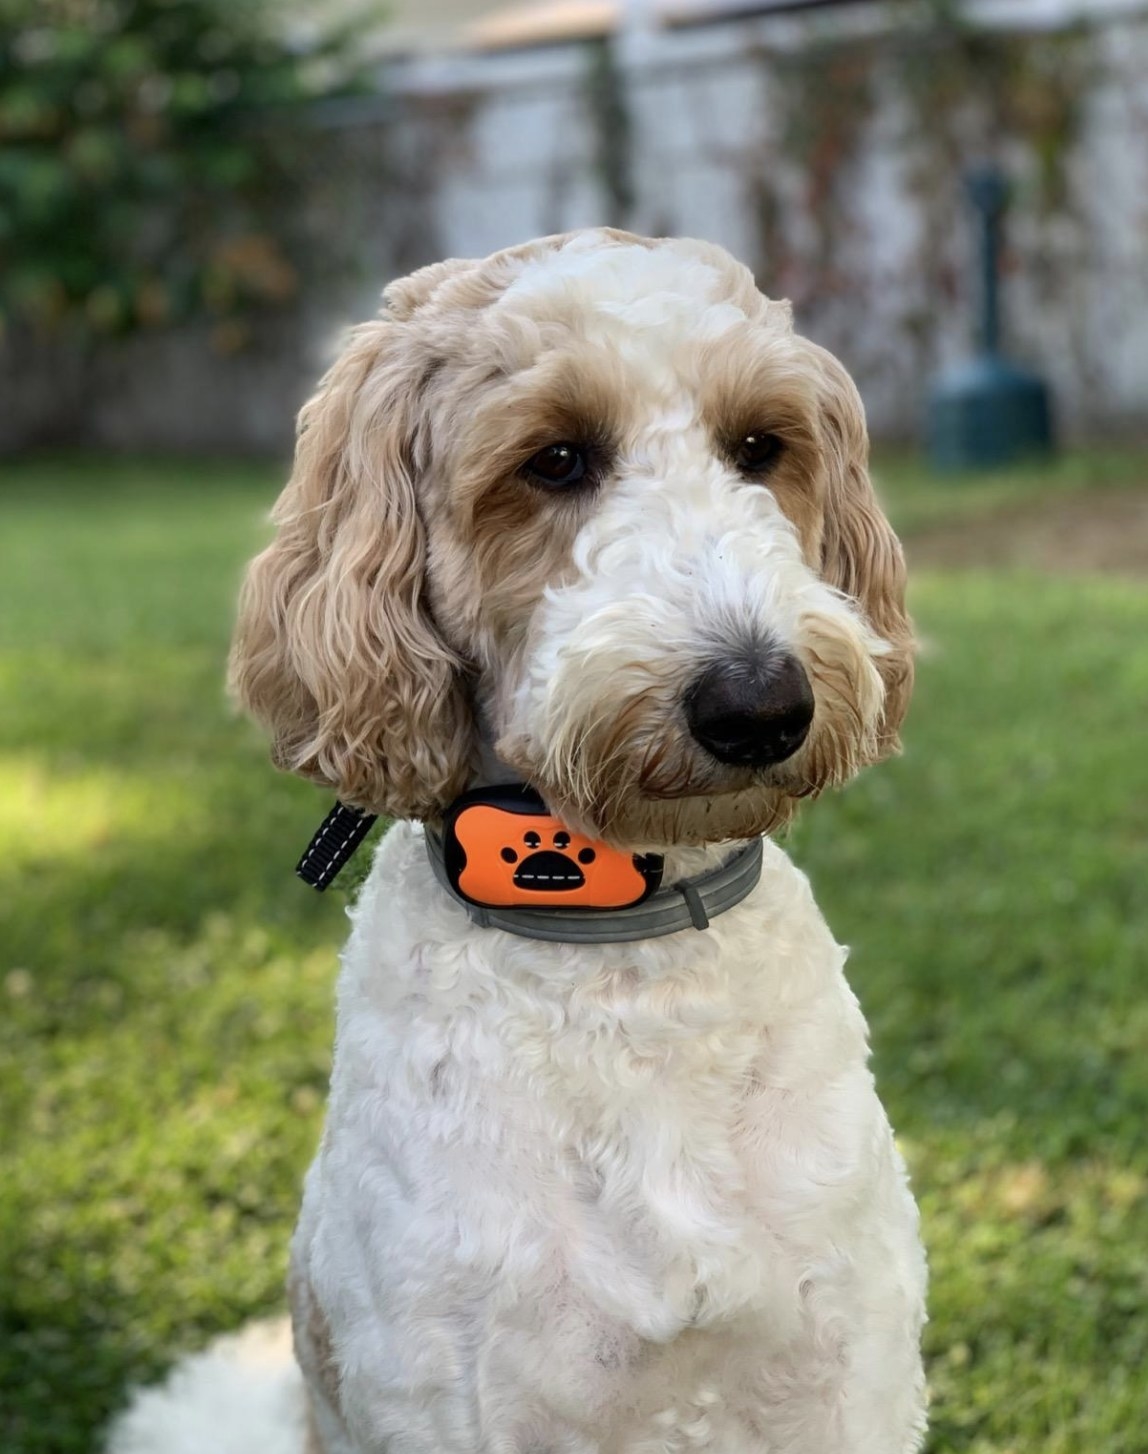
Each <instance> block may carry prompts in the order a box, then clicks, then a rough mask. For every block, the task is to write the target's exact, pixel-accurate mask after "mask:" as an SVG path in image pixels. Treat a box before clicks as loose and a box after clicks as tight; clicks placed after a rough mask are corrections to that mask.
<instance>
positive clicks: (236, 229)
mask: <svg viewBox="0 0 1148 1454" xmlns="http://www.w3.org/2000/svg"><path fill="white" fill-rule="evenodd" d="M286 24H287V21H286V18H285V17H284V16H283V15H282V13H280V14H279V15H278V16H276V14H275V11H274V7H273V6H272V5H271V4H270V3H269V0H4V3H3V21H2V23H0V326H3V325H4V324H5V323H7V324H8V325H9V326H13V325H17V326H19V325H23V326H25V327H32V328H35V329H37V330H41V331H49V330H53V329H58V328H60V327H61V326H62V325H67V326H69V327H70V328H71V329H72V330H74V331H76V332H78V333H80V334H81V335H82V336H88V335H102V334H109V333H123V332H128V331H130V330H133V329H138V328H146V327H151V326H157V325H160V324H163V323H166V322H168V321H170V320H173V319H176V318H180V317H183V316H186V315H189V314H201V315H202V314H205V315H207V316H208V317H209V318H213V319H215V320H217V322H218V323H219V325H220V330H219V343H220V345H221V346H223V347H226V346H227V345H228V343H229V341H231V342H232V343H234V342H235V341H236V339H237V338H238V334H237V333H236V329H235V327H234V320H235V319H236V318H237V317H241V316H242V315H243V314H244V313H245V312H248V311H250V310H251V309H254V308H263V307H274V306H275V305H277V304H281V303H283V302H284V301H285V300H287V299H288V298H290V297H291V296H292V295H293V294H294V293H295V291H296V288H297V285H298V267H299V257H298V253H299V248H298V240H297V218H298V214H299V212H300V211H301V205H300V194H301V191H302V188H301V183H302V181H303V180H304V178H305V177H306V176H307V175H308V171H307V167H306V165H305V162H306V157H307V154H308V150H309V147H310V146H313V142H311V143H308V141H307V138H306V137H305V136H304V128H305V125H306V119H305V113H306V106H307V103H309V102H311V101H314V100H315V99H317V98H319V97H321V96H323V95H325V94H328V93H329V92H330V91H331V90H332V88H333V87H342V86H346V85H349V84H351V82H350V80H349V69H348V65H347V59H346V57H347V41H348V32H347V31H346V30H340V31H331V32H329V33H327V34H325V35H324V36H323V37H322V38H321V39H319V40H316V41H315V42H314V43H312V44H309V45H308V46H306V47H301V46H299V45H296V44H293V43H292V42H291V41H290V40H289V39H288V36H287V34H286V31H285V27H286ZM229 323H230V324H231V325H232V326H231V327H230V329H229V326H228V325H229Z"/></svg>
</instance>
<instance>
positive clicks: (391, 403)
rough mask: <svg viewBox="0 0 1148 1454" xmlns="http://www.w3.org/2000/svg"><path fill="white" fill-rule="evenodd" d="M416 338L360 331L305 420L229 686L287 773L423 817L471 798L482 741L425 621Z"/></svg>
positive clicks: (253, 583)
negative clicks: (476, 743) (411, 342)
mask: <svg viewBox="0 0 1148 1454" xmlns="http://www.w3.org/2000/svg"><path fill="white" fill-rule="evenodd" d="M405 331H406V330H405V329H404V327H403V325H402V324H401V323H397V322H393V321H389V320H386V319H382V320H375V321H373V322H371V323H365V324H362V325H361V326H360V327H358V328H356V329H354V330H353V331H352V333H351V335H350V339H349V342H348V344H347V347H346V349H345V350H344V352H343V354H342V356H341V357H340V358H339V360H338V362H337V363H336V364H335V365H334V367H333V368H332V369H331V370H330V372H329V373H328V374H327V375H326V377H325V378H324V379H323V380H322V382H321V383H320V385H319V388H318V391H317V392H316V394H315V396H314V398H312V399H311V400H310V402H309V403H308V404H306V405H305V406H304V408H303V410H302V412H301V413H300V415H299V431H298V441H297V445H296V450H295V467H294V470H293V472H292V475H291V479H290V481H289V482H288V484H287V487H286V488H285V489H284V491H283V493H282V495H281V496H280V498H279V501H278V503H277V504H276V506H275V509H274V511H273V513H272V518H273V519H274V520H275V522H276V523H277V525H278V527H279V530H278V535H277V537H276V539H275V541H274V542H273V543H272V544H271V545H270V546H269V547H268V548H267V549H266V550H265V551H264V552H263V554H262V555H260V556H258V557H257V558H256V559H255V560H254V561H253V562H252V564H251V566H250V567H249V569H248V572H247V578H246V580H245V581H244V584H243V589H242V593H241V596H240V602H239V621H238V625H237V628H236V633H235V641H234V644H233V647H232V654H231V684H232V689H233V691H234V692H235V694H236V696H237V697H238V699H239V701H240V702H241V703H242V704H243V705H244V706H245V707H246V708H247V710H248V711H250V712H251V713H252V715H253V716H254V717H256V718H257V719H258V720H259V721H260V722H261V723H262V724H263V725H264V726H265V727H267V728H268V729H269V730H270V732H271V734H272V738H273V745H272V758H273V760H274V761H275V763H276V765H277V766H279V767H282V768H285V769H287V770H289V771H291V772H297V773H299V774H301V775H302V776H303V777H307V778H311V779H313V780H314V781H316V782H321V783H325V784H327V785H328V786H329V787H331V788H333V789H334V790H335V791H336V793H337V794H338V795H339V797H340V798H342V799H343V800H344V801H346V802H349V803H354V804H356V805H358V806H360V807H364V808H368V809H370V810H372V811H373V812H377V813H385V814H388V815H390V816H394V817H413V818H423V817H434V816H436V814H437V813H438V812H440V811H441V809H442V807H443V806H444V805H445V804H446V803H448V802H449V801H450V800H451V799H452V798H454V797H455V796H456V795H457V794H458V792H459V791H460V790H461V789H462V788H463V787H464V786H465V785H466V780H467V776H468V767H469V758H470V753H471V747H472V741H473V737H472V724H471V715H470V708H469V703H468V700H467V696H466V693H465V691H464V689H463V686H462V681H461V677H460V663H459V661H458V659H457V657H456V656H455V654H454V653H453V652H452V651H451V650H450V648H449V647H448V646H447V645H446V643H445V642H444V641H443V640H442V639H441V638H440V637H439V635H438V633H437V631H436V630H435V628H434V625H433V623H432V621H431V619H430V616H429V614H428V609H427V603H426V597H425V560H426V549H425V546H426V539H425V527H424V524H423V522H422V519H421V518H420V515H419V510H418V506H417V502H416V490H415V480H414V478H413V466H412V460H411V456H412V453H413V436H414V428H415V420H414V412H415V407H416V403H417V394H418V389H419V382H418V380H419V376H420V371H421V370H420V365H419V363H418V361H417V359H415V358H414V357H412V350H411V349H410V348H409V347H407V346H405V344H404V335H405Z"/></svg>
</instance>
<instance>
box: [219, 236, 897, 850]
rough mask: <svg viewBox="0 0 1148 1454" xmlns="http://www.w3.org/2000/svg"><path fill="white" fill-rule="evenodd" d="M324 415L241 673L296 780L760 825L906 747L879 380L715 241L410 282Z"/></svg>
mask: <svg viewBox="0 0 1148 1454" xmlns="http://www.w3.org/2000/svg"><path fill="white" fill-rule="evenodd" d="M386 300H387V305H388V306H387V308H386V310H385V312H384V314H383V316H382V317H380V318H379V319H378V320H376V321H373V322H370V323H366V324H363V325H362V326H360V327H359V328H357V329H355V330H354V331H353V332H352V334H351V336H350V340H349V342H348V344H347V347H346V349H345V351H344V352H343V354H342V356H341V357H340V359H339V360H338V362H337V363H336V364H335V365H334V367H333V368H332V369H331V370H330V372H329V373H328V374H327V376H326V377H325V378H324V379H323V381H322V383H321V384H320V386H319V390H318V392H317V393H316V395H315V397H314V398H313V399H312V400H311V401H310V402H309V403H308V404H307V405H306V406H305V408H304V409H303V411H302V414H301V416H300V424H299V439H298V447H297V451H296V459H295V470H294V473H293V475H292V477H291V480H290V482H289V483H288V485H287V487H286V489H285V490H284V492H283V495H282V497H281V498H280V500H279V503H278V505H277V506H276V510H275V519H276V521H277V522H278V526H279V531H278V536H277V538H276V540H275V541H274V543H273V544H272V545H271V546H270V547H269V548H268V549H267V550H266V551H264V553H263V554H262V555H261V556H259V557H258V558H257V559H256V560H255V561H254V563H253V564H252V566H251V568H250V571H249V573H248V577H247V581H246V583H245V586H244V589H243V596H242V600H241V604H240V617H239V626H238V630H237V634H236V640H235V646H234V652H233V659H232V676H233V683H234V686H235V689H236V691H237V693H238V695H239V697H240V699H241V700H242V701H243V703H244V704H245V705H246V706H247V707H248V708H249V709H250V710H251V711H252V712H253V713H254V715H255V716H256V717H257V718H259V719H260V720H261V721H262V722H263V723H264V724H265V725H266V726H267V727H268V728H269V729H270V730H271V732H272V734H273V737H274V744H275V745H274V757H275V760H276V762H277V763H278V764H279V765H280V766H282V767H285V768H288V769H290V770H292V771H295V772H299V773H302V774H303V775H304V776H306V777H309V778H312V779H315V780H317V781H319V782H323V783H326V784H328V785H330V786H331V787H332V788H334V789H335V790H336V792H337V793H338V794H339V796H340V797H342V798H343V799H344V800H346V801H348V802H351V803H356V804H359V805H361V806H364V807H368V808H370V809H373V810H374V811H377V812H381V813H388V814H391V815H394V816H403V817H416V818H432V819H433V818H437V817H438V816H440V815H441V813H442V811H443V809H444V807H445V806H446V805H447V804H448V803H449V802H450V801H451V799H452V798H453V797H454V796H455V795H456V794H457V793H458V792H460V791H461V790H462V789H463V788H464V787H466V786H467V785H468V783H469V782H472V781H473V780H474V779H475V774H476V771H477V764H478V763H479V762H480V760H481V759H482V757H483V755H484V752H485V753H486V755H487V756H489V750H490V749H491V748H493V750H494V751H495V752H496V753H497V755H498V758H499V759H500V760H501V761H502V762H503V763H504V764H506V765H507V766H509V767H510V768H512V769H513V770H514V772H516V773H517V774H519V775H520V776H521V777H522V778H523V779H524V780H525V781H527V782H529V783H531V784H532V785H533V786H535V787H536V788H537V789H538V790H539V791H540V792H541V793H542V795H543V797H544V798H545V799H546V801H547V802H548V804H549V805H550V807H551V808H552V810H553V811H554V812H555V813H556V814H558V815H559V816H560V817H562V818H563V819H564V821H567V822H569V823H570V824H571V825H573V826H575V827H580V828H582V829H584V830H585V831H587V832H590V833H593V834H594V835H595V836H597V837H601V838H606V839H608V840H610V841H613V842H616V843H619V844H624V845H632V846H635V847H649V846H657V845H664V844H670V843H698V842H707V841H720V840H722V839H727V838H733V837H744V836H749V835H750V834H752V833H755V832H759V831H768V830H770V829H771V828H773V827H775V826H777V825H778V824H780V823H782V822H784V821H785V820H786V819H787V818H788V817H789V816H790V815H791V813H792V811H793V808H794V806H795V804H796V802H797V800H799V799H800V798H802V797H805V796H808V795H810V794H814V793H817V792H819V791H820V790H821V789H822V788H824V787H826V786H828V785H830V784H833V783H839V782H842V781H843V780H844V779H846V778H848V777H849V776H851V775H852V774H853V773H855V772H856V771H858V769H860V768H861V767H863V766H864V765H866V764H867V763H871V762H875V761H877V760H878V759H880V758H882V757H884V756H886V755H887V754H888V753H889V752H891V751H893V750H895V748H896V746H897V740H898V739H897V733H898V728H899V725H900V722H901V718H902V716H903V714H904V711H905V707H906V703H907V700H908V696H909V691H910V687H911V683H912V643H911V635H910V628H909V622H908V619H907V617H906V615H905V609H904V567H903V563H902V558H901V551H900V547H899V545H898V543H897V540H896V537H895V536H894V535H893V533H892V531H891V530H890V528H889V526H888V524H887V523H886V521H885V519H884V516H883V515H882V513H881V511H880V509H879V507H878V505H877V502H876V500H875V498H874V495H873V491H872V489H871V487H870V484H869V479H868V474H867V470H866V457H867V438H866V432H865V422H864V415H863V412H862V407H861V402H860V399H859V398H858V395H857V392H856V389H855V388H854V386H853V384H852V382H851V381H850V379H849V377H848V375H847V374H846V373H845V370H844V369H843V368H842V367H841V365H840V364H839V363H838V362H837V361H836V359H834V358H833V357H832V356H831V355H830V354H828V353H826V352H825V350H824V349H821V348H818V347H817V346H816V345H814V344H812V343H809V342H808V341H806V340H805V339H802V338H799V337H798V336H797V335H796V334H794V332H793V329H792V324H791V320H790V314H789V309H788V306H787V305H786V304H784V303H777V302H771V301H769V300H768V299H766V298H765V297H763V296H762V295H761V294H760V293H759V292H758V291H757V289H756V287H755V286H754V283H753V279H752V277H751V276H750V274H749V272H748V271H747V270H746V269H745V268H743V267H741V266H740V265H739V264H737V263H736V262H734V260H733V259H732V258H731V257H729V255H728V254H727V253H725V252H723V251H722V250H721V249H720V248H717V247H714V246H711V245H709V244H705V243H701V242H693V241H657V242H655V241H650V240H648V239H643V238H637V237H632V236H629V235H627V234H623V233H616V232H609V231H602V230H597V231H592V232H584V233H577V234H573V235H571V236H567V237H555V238H546V239H543V240H541V241H539V242H535V243H531V244H528V245H527V246H524V247H519V248H513V249H510V250H508V251H506V252H501V253H496V254H495V255H494V256H493V257H490V258H487V259H486V260H485V261H481V262H460V261H455V262H448V263H442V264H438V265H435V266H434V267H430V268H424V269H423V270H422V271H420V272H417V273H415V274H413V275H412V276H411V277H409V278H406V279H404V280H402V281H401V282H397V283H395V284H393V285H392V286H391V287H390V288H388V290H387V293H386Z"/></svg>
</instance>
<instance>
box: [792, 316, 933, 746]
mask: <svg viewBox="0 0 1148 1454" xmlns="http://www.w3.org/2000/svg"><path fill="white" fill-rule="evenodd" d="M806 347H807V348H808V349H809V351H810V354H811V355H812V357H813V359H814V361H815V363H816V364H817V365H818V366H819V368H820V372H821V380H822V388H821V394H820V402H821V418H822V423H823V430H824V439H825V443H824V445H823V457H824V460H825V469H826V472H827V475H828V488H827V490H826V493H825V524H824V541H823V545H822V556H821V573H822V575H823V576H824V578H825V579H826V580H827V581H831V582H832V583H833V584H834V585H835V586H837V587H838V589H839V590H842V591H844V592H845V594H846V595H847V596H852V597H853V598H854V599H855V600H857V601H859V602H860V603H861V606H862V608H863V610H864V612H865V615H866V617H867V618H868V620H869V623H870V624H871V625H872V627H873V629H874V630H875V631H876V632H877V634H878V635H879V636H882V637H884V639H885V640H886V641H887V642H888V643H889V647H890V651H889V653H888V655H886V656H883V657H881V658H879V660H878V663H877V667H878V670H879V671H880V673H881V678H882V680H883V682H884V685H885V706H884V713H883V720H882V725H881V730H880V732H879V733H878V736H877V741H876V743H875V752H874V754H873V758H872V760H879V759H880V758H883V757H887V756H888V755H889V754H890V753H892V752H896V751H897V750H898V748H899V747H900V737H899V732H900V727H901V723H902V721H903V720H904V716H905V712H906V711H907V709H908V706H909V698H910V696H911V695H912V691H913V650H914V644H913V628H912V624H911V622H910V620H909V617H908V614H907V612H906V610H905V557H904V554H903V553H902V550H901V542H900V541H899V540H898V539H897V537H896V535H894V533H893V531H892V528H891V527H890V525H889V522H888V521H887V520H886V519H885V516H884V514H883V513H882V511H881V507H880V505H879V504H878V502H877V497H876V495H875V494H874V493H873V486H872V485H871V484H870V481H869V437H868V434H867V432H866V429H865V411H864V407H863V406H862V403H861V396H860V395H859V394H858V392H857V386H856V385H855V384H854V382H853V380H852V379H851V378H850V377H849V375H848V374H847V373H846V371H845V369H844V368H843V367H842V366H841V364H840V363H839V362H838V360H837V359H835V358H834V357H833V355H832V354H831V353H828V352H826V350H825V349H823V348H818V347H816V345H814V344H807V345H806Z"/></svg>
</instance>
